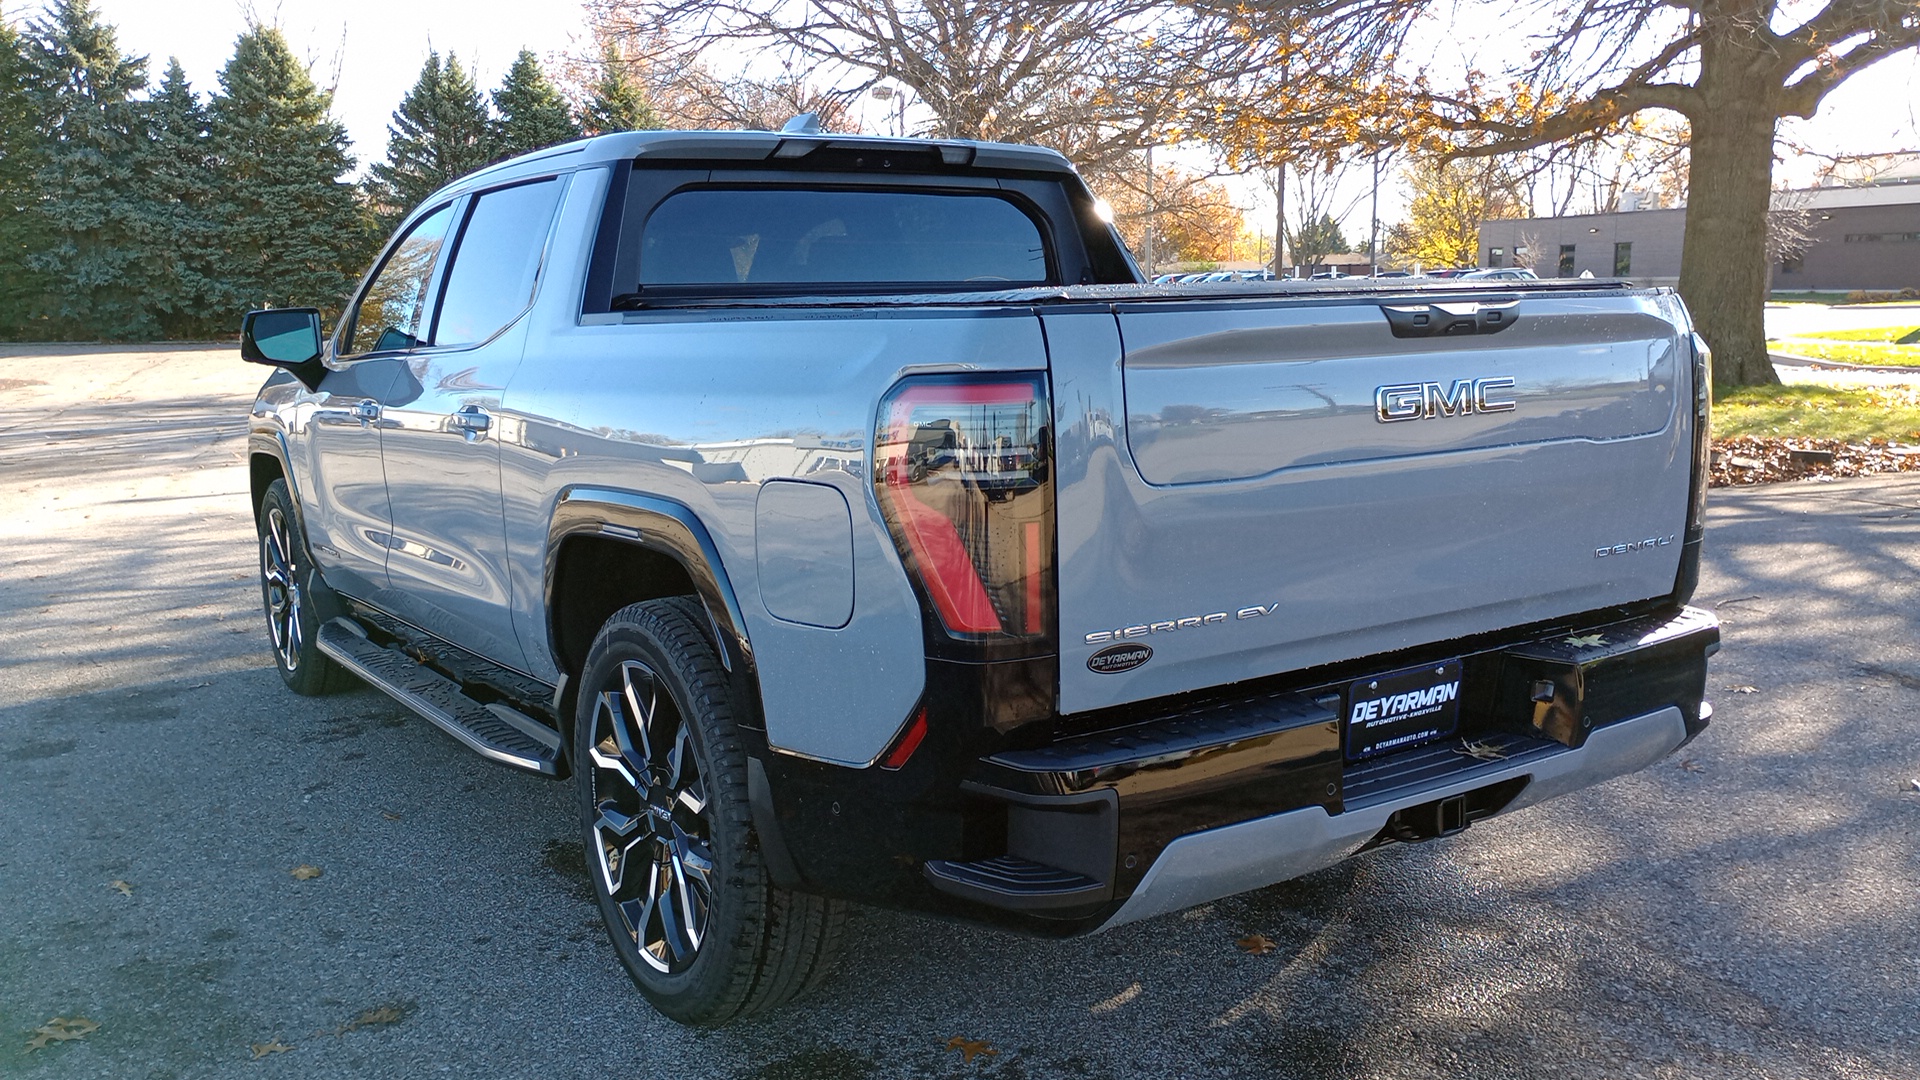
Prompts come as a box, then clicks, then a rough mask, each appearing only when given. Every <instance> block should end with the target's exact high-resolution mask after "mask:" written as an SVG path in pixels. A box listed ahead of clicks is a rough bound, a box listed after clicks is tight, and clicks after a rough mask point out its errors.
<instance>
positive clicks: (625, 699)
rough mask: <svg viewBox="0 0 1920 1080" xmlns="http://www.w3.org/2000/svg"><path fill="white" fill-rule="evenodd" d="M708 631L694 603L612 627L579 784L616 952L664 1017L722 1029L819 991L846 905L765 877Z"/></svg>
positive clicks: (587, 703) (739, 749) (635, 609)
mask: <svg viewBox="0 0 1920 1080" xmlns="http://www.w3.org/2000/svg"><path fill="white" fill-rule="evenodd" d="M705 623H706V616H705V614H704V612H702V611H701V609H700V607H699V605H698V604H697V603H694V602H692V601H690V600H687V599H684V598H673V599H664V600H649V601H646V602H645V603H639V604H633V605H630V606H628V607H625V608H622V609H620V610H619V611H617V612H614V614H613V617H612V618H610V619H608V620H607V623H606V625H605V626H603V627H602V628H601V630H600V633H599V635H598V636H597V637H595V638H594V642H593V648H592V650H591V651H590V652H589V653H588V654H587V662H586V665H585V669H584V671H583V672H582V675H581V680H580V695H579V706H578V708H577V709H576V711H575V714H574V732H573V735H574V738H573V747H574V770H573V775H574V790H575V792H576V793H577V796H578V804H579V809H580V815H581V817H580V820H581V824H582V828H583V830H584V832H585V840H586V851H587V876H588V878H589V879H590V880H591V881H592V882H593V891H594V895H595V897H596V898H597V899H598V900H599V902H600V914H601V916H602V918H604V919H605V920H606V925H607V934H608V937H610V938H611V939H612V941H613V947H614V951H615V952H617V953H619V954H620V961H621V963H623V964H625V965H626V968H627V973H628V974H629V975H631V976H632V978H633V982H634V985H635V986H637V987H639V989H640V992H641V993H642V994H644V995H646V998H647V1000H648V1001H650V1002H652V1003H653V1006H654V1008H656V1009H659V1010H660V1011H661V1012H662V1013H664V1014H665V1015H667V1016H668V1017H670V1018H672V1019H674V1020H677V1021H679V1022H681V1023H683V1024H699V1025H715V1024H723V1023H726V1022H727V1021H729V1020H732V1019H735V1018H737V1017H740V1016H745V1015H747V1014H749V1013H754V1012H758V1011H761V1010H763V1009H768V1008H772V1007H773V1006H775V1005H779V1004H781V1003H782V1002H785V1001H788V1000H790V999H791V998H793V997H794V996H795V995H796V994H799V993H800V992H802V991H804V990H807V989H809V988H811V987H813V986H816V985H818V984H819V983H820V982H821V981H822V980H823V979H824V978H825V977H826V975H827V973H828V971H829V970H830V968H831V966H832V962H833V957H834V954H835V953H836V952H837V951H838V948H839V943H840V936H841V926H842V924H843V922H844V921H845V917H846V906H845V905H844V904H843V903H841V902H839V901H832V900H827V899H824V898H822V897H818V896H811V895H807V894H803V893H793V892H788V891H786V890H784V889H780V888H777V887H776V886H774V885H773V883H772V882H771V881H770V880H769V879H768V877H767V870H766V864H765V863H764V861H763V860H762V859H761V855H760V850H759V845H758V844H757V843H756V842H755V840H754V838H753V835H752V831H753V827H752V818H751V815H750V813H749V810H748V803H747V754H746V749H745V747H744V745H743V743H742V740H741V735H740V731H739V729H738V728H737V727H736V726H735V723H734V717H735V714H736V709H735V704H734V701H733V695H732V693H731V691H730V684H729V682H728V679H727V676H726V673H725V672H724V671H723V670H722V669H721V667H720V660H719V657H718V656H717V655H716V654H715V653H714V649H713V645H712V644H711V643H710V642H709V641H708V639H707V637H706V635H705V634H704V633H703V632H702V629H701V628H702V626H704V625H705ZM636 717H644V718H645V720H646V722H645V723H644V724H636V723H633V722H632V720H633V719H634V718H636ZM636 777H639V778H641V779H640V781H639V782H635V778H636Z"/></svg>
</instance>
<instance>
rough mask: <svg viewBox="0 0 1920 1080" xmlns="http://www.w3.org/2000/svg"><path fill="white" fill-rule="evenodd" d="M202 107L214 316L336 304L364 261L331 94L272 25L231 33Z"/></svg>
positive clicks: (361, 222)
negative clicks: (213, 239)
mask: <svg viewBox="0 0 1920 1080" xmlns="http://www.w3.org/2000/svg"><path fill="white" fill-rule="evenodd" d="M220 87H221V92H220V93H219V94H216V95H215V96H214V98H213V100H212V102H211V103H210V104H209V106H208V126H209V128H210V130H211V137H210V143H211V146H212V149H213V158H214V160H215V162H216V163H217V165H216V167H217V169H218V171H219V177H220V183H219V186H218V188H217V190H216V194H215V195H214V197H213V198H212V199H211V200H210V201H209V203H208V205H209V206H210V208H211V210H212V215H211V217H212V220H213V221H215V222H217V223H218V235H219V237H220V239H219V242H218V243H217V245H215V247H216V248H217V249H218V251H219V253H220V256H219V262H218V266H217V270H218V278H219V280H220V289H219V294H220V300H219V307H218V319H219V321H220V322H221V324H222V325H224V326H227V327H229V328H232V327H237V326H239V323H240V316H241V314H242V313H243V312H244V311H245V310H246V309H247V308H252V307H261V306H264V305H268V304H272V305H278V306H309V305H311V306H317V307H321V308H332V307H335V306H336V305H337V304H338V303H339V302H340V301H341V300H343V299H344V298H345V297H346V295H347V292H348V290H349V289H351V288H352V287H353V283H354V281H355V280H356V279H357V278H358V276H359V274H360V271H361V270H362V269H364V268H365V265H366V261H367V259H368V258H370V252H369V250H368V249H369V247H370V245H371V241H372V235H371V232H370V230H369V227H368V221H367V218H366V214H365V211H364V209H363V208H362V206H361V204H360V200H359V197H358V194H357V192H356V191H355V189H354V188H353V186H352V185H351V184H350V183H348V182H347V181H346V176H347V174H348V173H350V172H351V171H352V169H353V157H352V156H351V155H350V154H349V153H348V152H347V148H348V142H347V129H346V128H345V126H343V125H342V124H341V123H340V122H339V121H337V120H335V119H333V117H332V116H331V115H329V109H330V108H331V106H332V95H330V94H328V93H326V92H324V91H322V90H320V89H319V88H318V87H316V86H315V85H314V84H313V78H312V76H311V75H310V74H309V73H308V71H307V68H306V66H305V65H304V64H302V63H300V62H299V61H298V60H296V59H294V56H293V52H292V50H290V49H289V48H287V41H286V38H284V37H282V36H281V34H280V31H279V30H277V29H275V28H272V27H267V26H260V25H258V24H256V25H254V26H253V27H251V28H249V29H248V30H247V32H246V33H244V34H242V35H240V38H239V40H238V41H236V42H235V43H234V46H233V57H232V58H231V59H229V60H228V61H227V66H226V67H225V68H223V69H222V70H221V72H220Z"/></svg>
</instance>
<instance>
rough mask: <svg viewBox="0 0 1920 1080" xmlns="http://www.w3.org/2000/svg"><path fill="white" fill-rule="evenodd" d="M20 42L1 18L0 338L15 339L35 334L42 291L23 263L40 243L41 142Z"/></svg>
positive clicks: (41, 241)
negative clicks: (37, 176)
mask: <svg viewBox="0 0 1920 1080" xmlns="http://www.w3.org/2000/svg"><path fill="white" fill-rule="evenodd" d="M24 46H25V43H24V42H22V41H21V39H20V35H19V33H18V32H17V31H15V30H14V28H13V26H12V25H11V24H9V23H8V22H7V21H6V20H5V19H4V18H0V338H13V339H18V338H22V337H33V336H37V335H36V334H35V333H34V331H33V330H32V329H31V327H32V320H33V315H34V312H36V311H38V310H39V309H40V308H41V302H42V297H43V295H44V291H43V290H42V289H41V288H40V287H39V279H38V277H36V276H35V275H34V274H33V273H32V271H30V270H29V269H28V268H27V256H28V254H30V253H31V252H34V251H37V250H39V249H40V247H41V246H42V245H43V240H42V239H41V233H42V226H43V225H44V224H45V221H44V218H43V217H42V215H41V214H40V210H39V205H38V203H39V195H38V192H39V189H38V188H37V187H35V186H34V182H33V178H34V175H35V173H37V172H38V171H39V168H40V151H41V144H40V138H39V135H38V133H37V131H36V128H35V120H36V114H35V112H34V106H33V100H32V97H31V96H30V95H29V93H28V74H29V72H28V67H27V62H26V56H25V54H24V52H23V51H22V50H23V49H24Z"/></svg>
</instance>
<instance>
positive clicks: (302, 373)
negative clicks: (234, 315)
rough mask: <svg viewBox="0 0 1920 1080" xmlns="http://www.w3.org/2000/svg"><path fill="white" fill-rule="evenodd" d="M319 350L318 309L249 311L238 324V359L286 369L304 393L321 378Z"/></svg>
mask: <svg viewBox="0 0 1920 1080" xmlns="http://www.w3.org/2000/svg"><path fill="white" fill-rule="evenodd" d="M321 347H322V346H321V338H320V309H319V308H268V309H266V310H264V311H249V312H247V317H246V318H245V319H243V320H242V321H241V323H240V359H242V360H247V361H250V362H252V363H255V364H270V365H272V366H274V367H283V368H286V369H287V370H289V371H291V372H293V373H294V374H295V375H296V376H298V377H299V378H300V381H301V382H303V383H306V384H307V387H308V389H312V388H313V385H314V384H315V383H317V382H318V381H319V380H320V376H321V375H322V374H324V372H323V371H322V370H321V366H320V353H321Z"/></svg>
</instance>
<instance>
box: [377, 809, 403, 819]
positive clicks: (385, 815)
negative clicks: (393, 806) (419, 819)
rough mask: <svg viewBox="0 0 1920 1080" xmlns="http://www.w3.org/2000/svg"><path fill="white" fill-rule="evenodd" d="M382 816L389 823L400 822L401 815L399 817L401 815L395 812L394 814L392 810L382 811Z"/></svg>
mask: <svg viewBox="0 0 1920 1080" xmlns="http://www.w3.org/2000/svg"><path fill="white" fill-rule="evenodd" d="M380 816H381V817H383V818H386V819H387V820H388V821H399V820H400V815H399V814H396V813H394V812H393V811H391V810H382V811H380Z"/></svg>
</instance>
